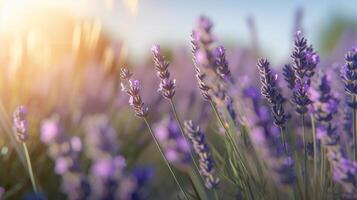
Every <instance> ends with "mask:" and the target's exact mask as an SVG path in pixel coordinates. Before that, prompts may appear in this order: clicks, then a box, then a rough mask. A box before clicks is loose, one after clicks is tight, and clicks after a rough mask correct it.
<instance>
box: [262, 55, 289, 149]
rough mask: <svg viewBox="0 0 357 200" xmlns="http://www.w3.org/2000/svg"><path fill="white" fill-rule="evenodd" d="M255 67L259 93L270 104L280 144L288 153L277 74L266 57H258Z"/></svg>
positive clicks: (284, 115)
mask: <svg viewBox="0 0 357 200" xmlns="http://www.w3.org/2000/svg"><path fill="white" fill-rule="evenodd" d="M257 67H258V69H259V74H260V82H261V84H262V87H261V93H262V95H263V96H264V97H265V98H266V99H267V101H268V102H269V104H270V105H271V110H272V114H273V119H274V124H275V125H276V126H277V127H279V128H280V134H281V139H282V144H283V146H284V149H285V152H286V153H288V150H287V147H286V141H285V136H284V129H285V123H286V121H287V117H286V114H285V111H284V107H283V103H284V101H285V99H284V98H283V96H282V95H281V93H280V91H279V88H278V87H277V83H276V81H277V78H278V76H277V74H276V75H275V76H274V75H273V74H272V71H271V69H270V66H269V62H268V60H267V59H263V58H262V59H259V60H258V63H257Z"/></svg>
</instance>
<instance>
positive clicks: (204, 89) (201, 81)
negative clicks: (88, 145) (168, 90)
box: [191, 32, 212, 101]
mask: <svg viewBox="0 0 357 200" xmlns="http://www.w3.org/2000/svg"><path fill="white" fill-rule="evenodd" d="M191 47H192V56H193V58H192V60H193V63H194V67H195V72H196V79H197V83H198V87H199V89H200V91H201V95H202V98H203V99H204V100H205V101H211V100H212V97H211V95H210V94H209V91H210V89H211V88H210V87H209V86H208V85H207V83H206V81H205V77H206V74H205V73H203V72H202V71H201V70H200V68H199V67H198V65H197V57H196V56H197V55H196V54H197V50H198V41H197V37H196V36H195V32H192V34H191Z"/></svg>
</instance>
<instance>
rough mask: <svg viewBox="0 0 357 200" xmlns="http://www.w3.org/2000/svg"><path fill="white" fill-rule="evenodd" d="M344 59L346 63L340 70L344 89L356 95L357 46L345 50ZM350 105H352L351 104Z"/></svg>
mask: <svg viewBox="0 0 357 200" xmlns="http://www.w3.org/2000/svg"><path fill="white" fill-rule="evenodd" d="M345 61H346V63H345V65H344V66H343V67H342V70H341V76H342V80H343V82H344V83H345V91H346V92H347V93H348V94H350V95H357V47H356V48H354V49H352V50H351V51H349V52H347V54H346V55H345ZM350 106H351V107H353V105H350ZM354 106H356V105H354ZM356 107H357V106H356Z"/></svg>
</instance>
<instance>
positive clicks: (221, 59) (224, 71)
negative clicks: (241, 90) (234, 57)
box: [214, 46, 233, 83]
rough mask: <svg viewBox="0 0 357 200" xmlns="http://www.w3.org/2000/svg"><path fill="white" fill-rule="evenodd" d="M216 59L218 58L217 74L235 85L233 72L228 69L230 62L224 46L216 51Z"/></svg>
mask: <svg viewBox="0 0 357 200" xmlns="http://www.w3.org/2000/svg"><path fill="white" fill-rule="evenodd" d="M214 54H215V57H216V65H217V68H216V72H217V74H218V75H219V76H220V77H221V78H222V79H223V80H224V81H229V82H230V83H233V78H232V75H231V71H230V70H229V67H228V61H227V59H226V49H225V48H224V47H223V46H219V47H217V48H216V49H215V52H214Z"/></svg>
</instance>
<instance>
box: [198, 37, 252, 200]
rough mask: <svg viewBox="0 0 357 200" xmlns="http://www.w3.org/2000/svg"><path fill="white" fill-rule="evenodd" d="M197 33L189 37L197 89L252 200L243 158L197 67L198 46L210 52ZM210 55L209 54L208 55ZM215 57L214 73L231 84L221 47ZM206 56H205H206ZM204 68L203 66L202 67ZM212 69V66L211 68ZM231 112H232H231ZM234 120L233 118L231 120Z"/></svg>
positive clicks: (199, 56)
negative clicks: (228, 149)
mask: <svg viewBox="0 0 357 200" xmlns="http://www.w3.org/2000/svg"><path fill="white" fill-rule="evenodd" d="M198 34H200V33H198V32H195V31H194V32H193V33H192V35H191V47H192V56H193V58H192V61H193V64H194V69H195V72H196V79H197V84H198V87H199V89H200V92H201V96H202V98H203V100H204V101H207V102H209V104H210V106H211V109H212V111H213V112H214V115H215V116H216V118H217V120H218V122H219V124H220V126H221V127H222V128H223V129H224V133H225V135H226V138H227V141H228V143H229V144H230V145H231V147H232V148H233V151H234V152H235V155H236V156H237V158H238V161H239V163H240V165H241V167H242V174H243V177H244V179H245V181H246V185H247V188H248V190H249V194H250V196H251V198H252V199H254V194H253V192H252V189H251V186H250V183H249V181H250V180H249V179H248V173H249V171H248V168H247V167H246V165H245V163H244V161H243V156H242V155H241V153H240V151H239V148H238V146H237V144H236V142H235V141H234V138H233V136H232V134H231V132H230V130H229V125H228V123H226V122H225V121H224V120H223V118H222V117H221V115H220V113H219V111H218V109H217V106H216V103H215V102H214V100H213V99H214V98H215V96H214V95H215V94H213V93H214V92H213V91H212V90H213V89H212V87H211V86H210V85H209V84H208V80H207V75H206V73H205V72H204V71H203V70H201V69H200V67H199V64H198V61H197V60H200V59H202V58H201V57H202V51H200V50H199V48H200V44H201V45H202V46H203V47H202V48H203V52H206V54H207V52H210V51H209V49H208V48H207V46H206V43H205V40H204V39H205V37H203V36H201V37H202V38H201V39H200V37H198ZM210 55H211V54H210ZM216 55H217V56H218V57H217V58H216V60H215V62H211V64H213V63H215V64H214V66H216V64H217V65H219V67H218V68H217V71H216V73H217V74H219V76H220V77H221V78H222V79H223V80H229V81H230V83H233V79H232V77H231V73H230V71H229V69H228V65H227V61H226V58H225V50H224V48H223V47H218V48H217V49H216ZM206 56H207V55H206ZM210 58H211V57H210V56H208V57H207V60H208V61H211V59H210ZM199 63H201V65H203V64H204V63H205V62H202V61H200V62H199ZM203 66H205V65H203ZM211 67H212V66H211ZM227 100H228V103H229V107H231V106H232V102H231V99H230V97H229V98H228V99H227ZM229 107H228V112H229V113H230V115H231V117H232V114H233V115H235V112H234V111H233V110H231V111H230V109H229ZM232 111H233V112H232ZM232 119H233V120H234V118H232Z"/></svg>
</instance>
